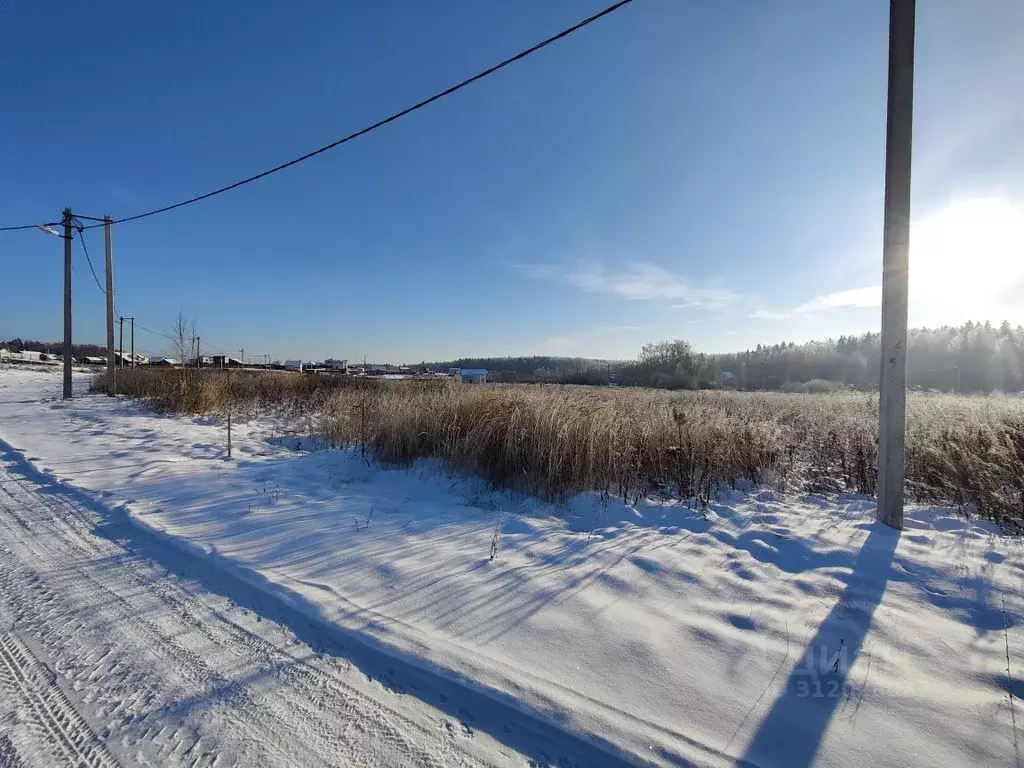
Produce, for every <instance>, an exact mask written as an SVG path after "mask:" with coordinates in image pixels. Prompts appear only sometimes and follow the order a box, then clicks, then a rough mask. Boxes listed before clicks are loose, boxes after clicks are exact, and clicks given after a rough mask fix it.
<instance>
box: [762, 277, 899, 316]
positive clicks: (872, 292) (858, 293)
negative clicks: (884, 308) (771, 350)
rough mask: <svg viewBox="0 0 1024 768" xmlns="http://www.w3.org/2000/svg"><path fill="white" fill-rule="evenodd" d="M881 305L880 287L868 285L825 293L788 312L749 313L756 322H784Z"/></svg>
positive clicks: (765, 311) (763, 310)
mask: <svg viewBox="0 0 1024 768" xmlns="http://www.w3.org/2000/svg"><path fill="white" fill-rule="evenodd" d="M881 304H882V286H880V285H869V286H865V287H863V288H848V289H847V290H845V291H836V292H835V293H825V294H822V295H820V296H815V297H814V298H813V299H811V300H809V301H805V302H804V303H803V304H801V305H799V306H797V307H794V308H793V309H789V310H782V311H777V310H771V309H758V310H755V311H754V312H751V313H750V316H751V317H752V318H754V319H756V320H785V319H786V318H790V317H795V316H807V315H813V314H819V313H821V312H832V311H835V310H840V309H866V308H870V307H878V306H881Z"/></svg>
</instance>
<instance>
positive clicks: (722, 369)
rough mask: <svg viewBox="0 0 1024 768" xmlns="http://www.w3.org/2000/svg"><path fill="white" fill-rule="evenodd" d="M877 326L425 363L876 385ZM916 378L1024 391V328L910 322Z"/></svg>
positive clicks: (549, 376)
mask: <svg viewBox="0 0 1024 768" xmlns="http://www.w3.org/2000/svg"><path fill="white" fill-rule="evenodd" d="M881 354H882V352H881V339H880V335H879V334H878V333H864V334H861V335H857V336H840V337H839V338H838V339H826V340H824V341H811V342H808V343H805V344H794V343H792V342H789V343H780V344H773V345H760V344H759V345H758V346H757V348H756V349H751V350H747V351H745V352H728V353H724V354H708V353H702V352H696V351H694V349H693V347H692V346H691V345H690V344H689V343H687V342H686V341H682V340H679V339H676V340H670V341H659V342H652V343H649V344H645V345H644V346H643V348H642V349H641V351H640V355H639V357H638V358H637V359H636V360H629V361H612V360H594V359H589V358H570V357H547V356H536V357H506V358H463V359H461V360H452V361H449V362H444V363H428V364H425V365H426V367H430V368H435V369H438V370H443V369H445V368H486V369H488V371H489V376H488V378H489V380H491V381H498V382H503V381H505V382H544V383H562V384H592V385H599V384H608V383H612V382H614V383H618V384H620V385H622V386H645V387H660V388H665V389H705V388H731V389H769V390H783V391H808V390H810V391H826V390H828V389H834V388H836V387H854V388H858V389H872V388H874V387H876V386H877V384H878V377H879V366H880V364H881ZM907 386H908V387H911V388H914V389H934V390H941V391H945V392H961V393H978V392H993V391H1003V392H1021V391H1024V328H1022V327H1021V326H1017V327H1016V328H1014V327H1011V326H1010V324H1009V323H1007V322H1004V323H1003V324H1002V325H1000V326H993V325H991V324H990V323H973V322H968V323H966V324H964V325H962V326H957V327H952V326H943V327H941V328H915V329H911V331H910V334H909V339H908V346H907Z"/></svg>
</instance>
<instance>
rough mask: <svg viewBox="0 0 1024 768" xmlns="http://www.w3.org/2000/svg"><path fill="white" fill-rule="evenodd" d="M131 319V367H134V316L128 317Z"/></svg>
mask: <svg viewBox="0 0 1024 768" xmlns="http://www.w3.org/2000/svg"><path fill="white" fill-rule="evenodd" d="M128 319H129V320H131V321H132V368H134V367H135V318H134V317H129V318H128Z"/></svg>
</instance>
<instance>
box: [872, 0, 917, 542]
mask: <svg viewBox="0 0 1024 768" xmlns="http://www.w3.org/2000/svg"><path fill="white" fill-rule="evenodd" d="M914 3H915V0H890V2H889V99H888V107H887V114H886V134H885V220H884V225H883V227H884V243H883V254H882V369H881V370H882V377H881V381H880V382H879V405H878V519H879V520H880V521H881V522H883V523H885V524H887V525H890V526H892V527H893V528H897V529H902V528H903V482H904V478H905V470H906V467H905V464H906V447H907V446H906V443H907V285H908V266H909V252H910V158H911V144H912V137H913V117H914V16H915V7H914Z"/></svg>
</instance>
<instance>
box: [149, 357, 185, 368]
mask: <svg viewBox="0 0 1024 768" xmlns="http://www.w3.org/2000/svg"><path fill="white" fill-rule="evenodd" d="M149 364H150V365H156V366H160V367H162V368H172V367H174V366H177V365H181V361H180V360H175V359H174V358H173V357H151V358H150V359H149Z"/></svg>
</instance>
